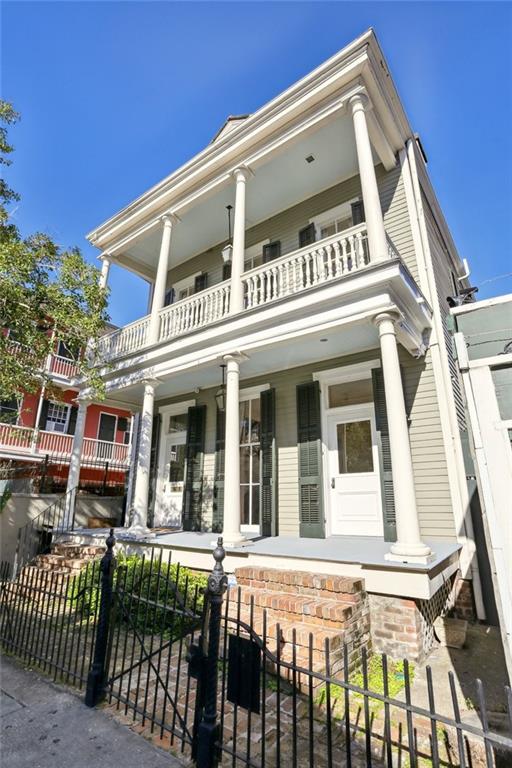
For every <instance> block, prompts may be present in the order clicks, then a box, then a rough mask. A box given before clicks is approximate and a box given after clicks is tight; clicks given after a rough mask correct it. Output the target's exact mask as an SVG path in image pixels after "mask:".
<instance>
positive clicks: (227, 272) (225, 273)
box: [222, 261, 231, 280]
mask: <svg viewBox="0 0 512 768" xmlns="http://www.w3.org/2000/svg"><path fill="white" fill-rule="evenodd" d="M222 279H223V280H230V279H231V262H230V261H226V262H225V263H224V264H223V265H222Z"/></svg>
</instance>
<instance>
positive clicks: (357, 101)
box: [348, 91, 371, 111]
mask: <svg viewBox="0 0 512 768" xmlns="http://www.w3.org/2000/svg"><path fill="white" fill-rule="evenodd" d="M348 105H349V107H350V108H351V109H352V111H354V110H356V109H357V108H362V109H363V110H364V111H367V110H369V109H371V102H370V99H369V98H368V96H367V95H366V94H365V93H363V92H362V91H361V92H360V93H355V94H354V95H353V96H351V97H350V99H349V100H348Z"/></svg>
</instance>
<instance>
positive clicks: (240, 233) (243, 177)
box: [229, 168, 250, 315]
mask: <svg viewBox="0 0 512 768" xmlns="http://www.w3.org/2000/svg"><path fill="white" fill-rule="evenodd" d="M249 176H250V171H249V169H248V168H237V169H236V171H233V177H234V179H235V182H236V189H235V217H234V221H233V256H232V260H231V297H230V300H229V301H230V304H229V311H230V313H231V314H232V315H234V314H236V313H237V312H241V311H242V309H243V308H244V292H243V286H242V274H243V271H244V258H245V184H246V182H247V179H248V178H249Z"/></svg>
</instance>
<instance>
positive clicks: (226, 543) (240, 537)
mask: <svg viewBox="0 0 512 768" xmlns="http://www.w3.org/2000/svg"><path fill="white" fill-rule="evenodd" d="M252 543H253V541H252V539H248V538H247V537H246V536H244V534H243V533H240V532H238V533H233V534H229V533H223V534H222V546H223V547H224V549H234V548H235V547H248V546H251V545H252ZM212 544H215V545H216V544H217V540H215V541H212Z"/></svg>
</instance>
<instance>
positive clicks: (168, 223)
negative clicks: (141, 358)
mask: <svg viewBox="0 0 512 768" xmlns="http://www.w3.org/2000/svg"><path fill="white" fill-rule="evenodd" d="M176 220H177V219H176V216H173V215H171V214H169V215H167V216H164V217H163V218H162V222H163V231H162V242H161V245H160V255H159V257H158V266H157V270H156V279H155V285H154V286H153V297H152V301H151V319H150V321H149V332H148V343H149V344H156V342H157V341H158V333H159V330H160V315H159V313H160V310H161V309H162V308H163V306H164V302H165V288H166V284H167V273H168V271H169V257H170V255H171V234H172V227H173V224H174V223H175V222H176Z"/></svg>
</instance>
